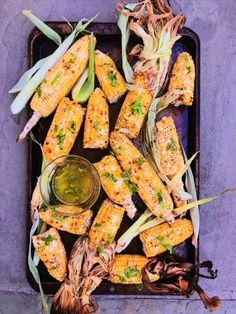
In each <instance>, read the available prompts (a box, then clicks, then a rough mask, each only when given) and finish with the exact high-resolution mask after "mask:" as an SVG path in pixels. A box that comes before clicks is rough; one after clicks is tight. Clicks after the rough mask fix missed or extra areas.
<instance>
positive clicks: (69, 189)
mask: <svg viewBox="0 0 236 314" xmlns="http://www.w3.org/2000/svg"><path fill="white" fill-rule="evenodd" d="M93 184H94V182H93V177H92V174H91V172H90V171H89V169H88V168H86V166H84V165H81V166H79V165H78V164H75V163H74V164H73V163H68V164H65V165H63V166H60V167H58V169H57V170H56V172H55V174H54V176H53V179H52V189H53V192H54V195H55V196H56V198H57V199H58V200H59V201H60V202H62V203H64V204H70V205H81V204H83V203H84V202H86V201H87V200H88V199H89V197H90V196H91V194H92V192H93Z"/></svg>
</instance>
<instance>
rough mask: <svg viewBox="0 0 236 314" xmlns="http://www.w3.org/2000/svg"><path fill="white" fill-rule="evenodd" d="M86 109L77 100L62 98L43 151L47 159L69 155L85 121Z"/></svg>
mask: <svg viewBox="0 0 236 314" xmlns="http://www.w3.org/2000/svg"><path fill="white" fill-rule="evenodd" d="M84 114H85V110H84V109H83V108H82V107H81V106H80V105H79V104H78V103H77V102H75V101H71V100H69V98H67V97H64V98H62V99H61V101H60V103H59V105H58V108H57V111H56V113H55V116H54V118H53V121H52V123H51V126H50V129H49V131H48V134H47V137H46V139H45V141H44V144H43V151H44V154H45V158H46V159H47V160H52V159H54V158H56V157H60V156H63V155H68V154H69V152H70V151H71V149H72V147H73V145H74V142H75V139H76V137H77V135H78V133H79V130H80V127H81V124H82V122H83V118H84Z"/></svg>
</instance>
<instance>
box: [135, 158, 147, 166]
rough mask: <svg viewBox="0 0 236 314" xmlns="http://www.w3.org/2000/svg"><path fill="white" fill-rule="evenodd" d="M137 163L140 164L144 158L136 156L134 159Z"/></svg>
mask: <svg viewBox="0 0 236 314" xmlns="http://www.w3.org/2000/svg"><path fill="white" fill-rule="evenodd" d="M134 161H135V162H136V163H137V164H138V165H142V164H143V163H144V162H145V160H144V159H143V158H142V157H138V158H136V159H135V160H134Z"/></svg>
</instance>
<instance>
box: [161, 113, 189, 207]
mask: <svg viewBox="0 0 236 314" xmlns="http://www.w3.org/2000/svg"><path fill="white" fill-rule="evenodd" d="M156 128H157V136H156V146H157V150H158V152H159V156H160V165H161V169H160V171H161V173H162V172H163V173H164V175H165V176H167V177H168V178H169V179H172V178H173V177H174V176H175V175H176V174H177V173H178V172H179V171H180V170H181V169H182V168H183V167H184V158H183V155H182V151H181V147H180V144H179V137H178V133H177V130H176V127H175V123H174V120H173V118H172V117H163V118H162V119H161V120H160V121H158V122H157V123H156ZM176 184H179V185H181V186H182V187H183V182H182V181H181V180H180V182H176ZM172 194H173V198H174V202H175V204H176V206H177V207H180V206H183V205H185V204H186V203H187V201H186V200H182V199H181V198H180V197H179V196H178V195H177V194H176V193H175V192H173V193H172Z"/></svg>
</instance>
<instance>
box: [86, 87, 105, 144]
mask: <svg viewBox="0 0 236 314" xmlns="http://www.w3.org/2000/svg"><path fill="white" fill-rule="evenodd" d="M108 137H109V109H108V104H107V102H106V98H105V95H104V93H103V91H102V90H101V89H100V88H96V89H95V91H94V92H93V93H92V95H91V96H90V98H89V102H88V106H87V111H86V118H85V128H84V148H107V145H108Z"/></svg>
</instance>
